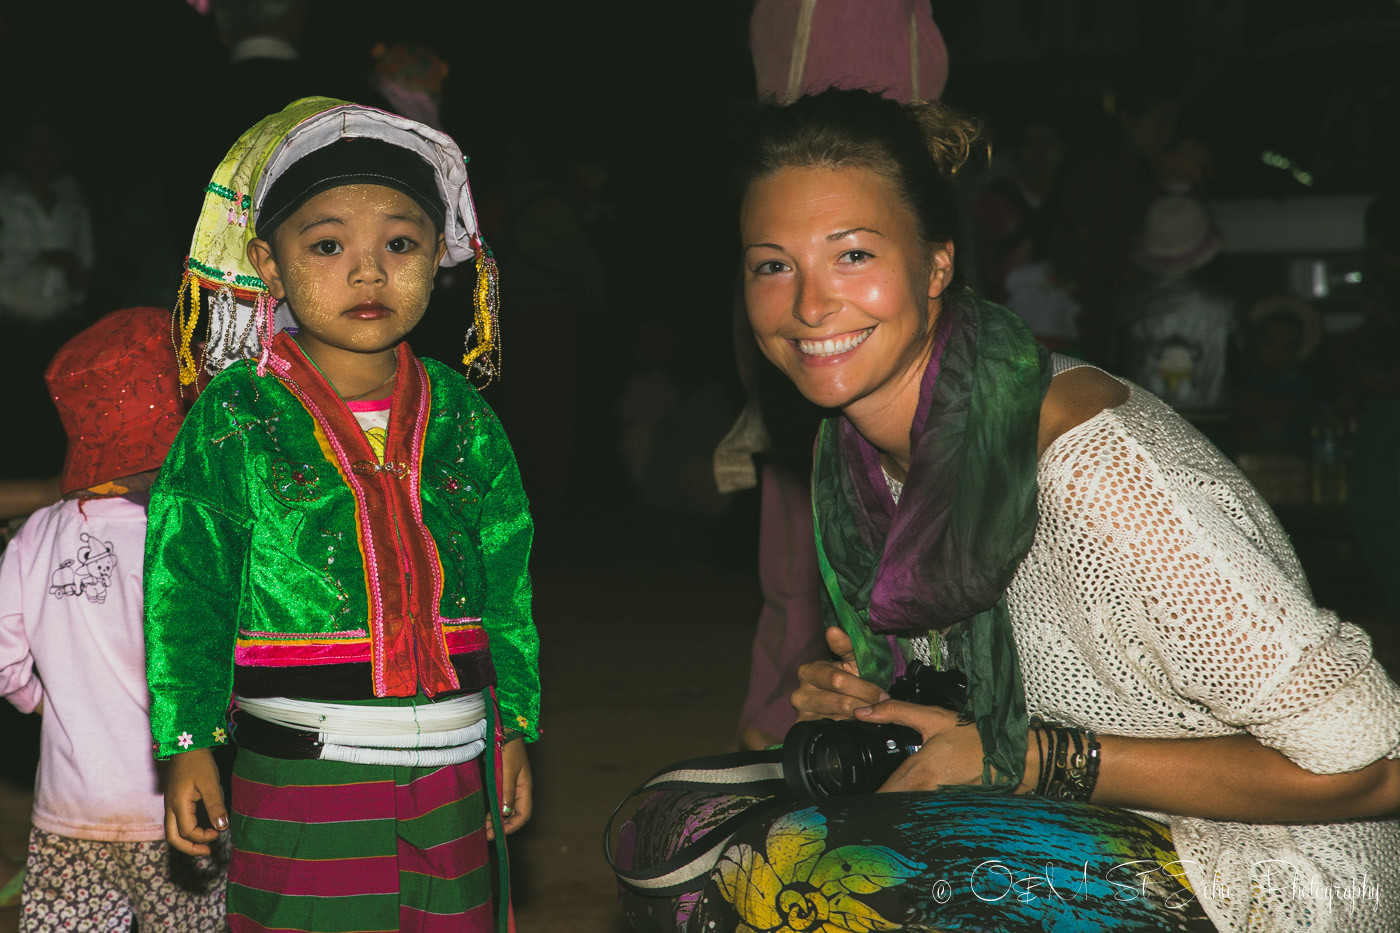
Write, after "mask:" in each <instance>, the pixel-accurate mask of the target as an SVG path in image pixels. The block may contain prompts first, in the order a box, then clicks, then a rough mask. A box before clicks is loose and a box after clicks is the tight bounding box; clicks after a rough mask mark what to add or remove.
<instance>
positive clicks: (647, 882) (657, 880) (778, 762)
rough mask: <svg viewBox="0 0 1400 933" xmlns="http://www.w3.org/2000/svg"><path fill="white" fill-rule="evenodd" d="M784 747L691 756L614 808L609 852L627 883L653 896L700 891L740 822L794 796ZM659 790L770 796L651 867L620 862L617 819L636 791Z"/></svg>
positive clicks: (606, 833) (606, 836)
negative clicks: (615, 841)
mask: <svg viewBox="0 0 1400 933" xmlns="http://www.w3.org/2000/svg"><path fill="white" fill-rule="evenodd" d="M782 755H783V753H782V750H781V749H774V750H770V751H763V752H737V753H730V754H727V755H710V756H708V757H704V758H689V759H686V760H685V761H680V762H677V763H676V764H674V765H672V766H670V767H669V768H665V769H663V770H661V771H658V772H657V773H656V774H653V775H652V776H651V777H650V778H648V779H647V780H645V781H643V782H642V783H641V784H640V785H638V786H637V787H636V788H635V789H634V790H633V791H632V792H631V793H630V794H628V795H627V796H626V797H624V798H622V801H621V802H620V803H619V804H618V805H617V806H616V807H614V808H613V812H612V815H611V816H609V817H608V824H607V826H606V827H604V829H603V857H604V858H606V859H607V860H608V865H609V867H611V868H612V870H613V873H614V874H616V875H617V880H618V881H619V882H621V883H622V884H623V885H625V886H626V887H628V888H630V889H631V890H633V891H635V892H637V893H638V894H645V895H649V896H652V897H673V896H675V895H677V894H685V893H687V892H690V891H698V890H700V888H702V887H703V886H704V884H705V879H706V878H708V877H709V875H710V872H712V871H714V867H715V865H716V863H718V862H719V857H720V853H721V852H722V851H723V850H724V846H725V844H726V843H728V842H729V837H731V836H733V835H734V833H735V832H736V831H738V829H739V827H740V826H742V825H743V824H745V823H747V822H748V821H749V820H751V819H753V818H754V817H756V816H760V815H762V814H764V813H767V812H769V811H770V810H778V809H781V808H782V807H785V806H787V805H788V804H789V803H791V802H792V797H791V795H790V794H789V793H788V791H787V782H786V781H785V780H784V779H783V762H782ZM658 790H711V791H721V792H726V793H730V794H733V795H735V796H743V797H765V798H767V799H764V800H759V801H757V802H755V803H754V804H753V805H752V806H749V807H745V808H744V809H743V810H742V811H740V812H739V813H736V814H734V815H733V816H731V817H729V819H727V820H724V821H723V822H722V823H720V824H718V825H717V826H714V827H711V828H710V829H709V830H707V831H706V832H704V833H702V834H701V835H700V836H698V837H696V838H695V839H692V840H691V841H690V842H688V843H686V844H685V845H683V846H681V848H680V849H678V850H677V851H676V852H675V853H674V854H672V855H671V857H670V858H667V859H665V860H664V861H662V862H659V863H657V864H656V865H653V866H651V867H649V868H644V869H633V868H619V867H618V865H617V859H616V857H615V855H614V854H613V850H612V830H613V824H614V823H615V822H616V821H617V815H618V813H619V812H621V810H622V808H623V807H624V806H626V804H627V802H628V801H629V800H631V799H632V798H633V797H637V796H639V795H641V794H644V793H648V792H651V791H658Z"/></svg>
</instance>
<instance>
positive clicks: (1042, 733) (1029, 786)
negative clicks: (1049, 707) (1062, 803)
mask: <svg viewBox="0 0 1400 933" xmlns="http://www.w3.org/2000/svg"><path fill="white" fill-rule="evenodd" d="M1101 753H1102V750H1101V748H1100V746H1099V741H1098V738H1097V737H1096V736H1095V735H1094V733H1093V731H1092V730H1089V729H1081V728H1078V727H1077V726H1066V725H1061V724H1059V723H1051V722H1042V721H1040V720H1039V719H1032V720H1031V727H1030V730H1029V731H1028V733H1027V741H1026V773H1025V775H1024V776H1023V777H1022V779H1021V786H1020V787H1019V788H1017V790H1018V792H1020V793H1026V794H1034V795H1036V796H1039V797H1053V798H1055V799H1057V800H1074V801H1078V802H1080V803H1088V802H1089V800H1090V799H1092V797H1093V795H1094V788H1095V787H1096V786H1097V785H1098V781H1099V764H1100V760H1101ZM1033 761H1034V765H1035V770H1034V771H1032V770H1031V766H1032V762H1033Z"/></svg>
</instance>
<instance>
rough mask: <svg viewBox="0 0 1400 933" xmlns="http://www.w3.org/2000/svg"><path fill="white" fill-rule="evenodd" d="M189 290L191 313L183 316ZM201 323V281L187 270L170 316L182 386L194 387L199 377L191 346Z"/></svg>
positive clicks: (172, 338) (171, 335) (171, 336)
mask: <svg viewBox="0 0 1400 933" xmlns="http://www.w3.org/2000/svg"><path fill="white" fill-rule="evenodd" d="M187 286H188V288H189V311H188V313H185V314H182V313H181V311H182V310H184V308H185V306H186V303H185V289H186V287H187ZM198 323H199V280H198V279H197V278H195V276H194V275H193V273H191V272H189V271H188V270H186V272H185V275H184V278H182V279H181V280H180V290H179V292H177V293H176V297H175V312H174V313H173V314H172V315H171V316H170V327H171V334H170V338H171V341H172V342H173V343H174V344H175V359H176V362H177V364H178V365H179V370H180V384H181V385H182V386H187V385H193V384H194V381H195V379H196V378H198V376H199V366H198V365H197V364H196V363H195V359H194V350H193V349H192V347H191V344H192V343H193V342H194V329H195V325H197V324H198Z"/></svg>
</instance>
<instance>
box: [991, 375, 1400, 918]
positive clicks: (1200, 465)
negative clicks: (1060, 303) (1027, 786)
mask: <svg viewBox="0 0 1400 933" xmlns="http://www.w3.org/2000/svg"><path fill="white" fill-rule="evenodd" d="M1072 365H1073V364H1071V363H1068V362H1067V361H1064V360H1062V359H1057V360H1056V369H1057V371H1062V370H1063V369H1066V368H1070V366H1072ZM1129 386H1130V389H1131V391H1130V395H1129V398H1128V401H1127V402H1126V403H1124V404H1123V405H1121V406H1119V407H1117V408H1113V409H1110V410H1107V411H1104V412H1101V413H1100V414H1098V415H1096V416H1095V417H1093V418H1091V419H1090V420H1088V421H1086V422H1085V423H1083V424H1081V425H1079V426H1078V427H1076V428H1074V429H1072V430H1070V431H1068V432H1066V433H1065V434H1064V435H1063V436H1061V437H1060V438H1059V439H1057V440H1056V441H1055V442H1054V443H1053V444H1052V445H1051V446H1050V448H1049V449H1048V450H1047V451H1046V452H1045V454H1044V455H1043V456H1042V457H1041V459H1040V465H1039V470H1038V480H1039V485H1040V493H1039V507H1040V524H1039V527H1038V529H1037V531H1036V536H1035V541H1034V543H1033V544H1032V546H1031V549H1030V553H1029V554H1028V555H1027V556H1026V559H1025V561H1024V562H1022V564H1021V566H1020V568H1019V569H1018V571H1017V573H1016V577H1015V579H1014V580H1013V582H1012V584H1011V587H1010V589H1009V591H1008V592H1007V602H1008V606H1009V608H1010V611H1011V618H1012V621H1013V624H1014V626H1015V633H1016V643H1017V647H1018V649H1019V653H1020V657H1021V664H1022V669H1023V672H1024V677H1025V685H1026V700H1027V705H1028V706H1029V709H1030V712H1031V713H1032V714H1033V715H1038V716H1041V717H1044V718H1045V719H1049V720H1059V721H1064V722H1070V723H1075V724H1079V725H1082V726H1085V727H1088V728H1092V729H1094V730H1095V731H1097V732H1099V733H1101V734H1103V735H1124V736H1140V737H1160V738H1191V737H1200V736H1217V735H1230V734H1234V733H1239V732H1248V733H1250V734H1251V735H1253V736H1255V737H1256V738H1257V739H1259V741H1261V742H1262V743H1264V744H1265V745H1268V746H1270V747H1272V748H1275V749H1278V750H1279V751H1280V752H1282V753H1284V754H1285V755H1287V756H1288V757H1289V758H1290V759H1292V760H1293V761H1295V762H1296V763H1298V764H1299V765H1300V766H1302V767H1304V768H1307V769H1308V770H1310V771H1315V772H1320V773H1338V772H1343V771H1352V770H1355V769H1357V768H1360V767H1362V766H1364V765H1367V764H1369V763H1371V762H1373V761H1376V760H1377V759H1380V758H1383V757H1400V748H1398V746H1400V690H1397V688H1396V685H1395V684H1394V683H1392V682H1391V680H1390V679H1389V678H1388V677H1387V676H1386V675H1385V673H1384V672H1383V671H1382V670H1381V668H1380V666H1379V665H1378V664H1377V663H1376V662H1375V660H1373V659H1372V656H1371V644H1370V639H1369V638H1368V637H1367V636H1366V634H1365V633H1364V632H1362V631H1361V630H1360V629H1359V628H1357V627H1356V626H1354V625H1351V624H1349V623H1346V622H1341V621H1339V620H1338V618H1337V616H1336V615H1335V614H1334V613H1331V612H1328V611H1326V610H1324V609H1319V608H1317V606H1316V605H1315V604H1314V603H1313V600H1312V594H1311V591H1310V590H1309V588H1308V584H1307V581H1306V579H1305V578H1304V576H1303V572H1302V569H1301V567H1300V566H1299V564H1298V560H1297V558H1296V557H1295V556H1294V554H1293V550H1292V548H1291V547H1290V545H1289V543H1288V539H1287V537H1286V536H1285V535H1284V533H1283V530H1282V529H1281V528H1280V527H1279V525H1278V521H1277V519H1276V518H1275V517H1274V515H1273V513H1272V512H1271V511H1270V510H1269V508H1268V506H1267V505H1265V504H1264V502H1263V501H1262V500H1261V499H1260V498H1259V496H1258V494H1257V493H1255V491H1254V490H1253V488H1252V487H1251V486H1250V485H1249V483H1248V481H1247V480H1245V478H1244V477H1243V476H1242V475H1241V474H1240V473H1239V471H1238V470H1236V469H1235V467H1234V465H1233V464H1231V463H1230V462H1229V461H1227V460H1225V459H1224V458H1223V457H1222V456H1221V454H1220V453H1219V452H1218V451H1217V450H1216V449H1215V448H1214V447H1213V446H1211V444H1210V443H1209V442H1207V441H1206V440H1205V439H1204V438H1202V437H1201V435H1200V434H1198V433H1197V432H1196V431H1195V430H1194V429H1193V428H1192V427H1191V426H1190V425H1188V424H1187V423H1186V422H1185V421H1183V420H1182V419H1181V418H1180V417H1179V416H1177V415H1176V414H1175V413H1174V412H1173V411H1172V410H1171V409H1170V408H1168V407H1167V406H1166V405H1164V404H1163V403H1161V402H1160V401H1158V400H1157V399H1156V398H1155V397H1153V396H1152V395H1151V394H1150V393H1148V392H1146V391H1145V390H1143V389H1140V388H1138V387H1136V386H1132V385H1131V384H1129ZM1149 815H1155V814H1149ZM1158 818H1159V819H1162V820H1164V821H1166V822H1167V823H1168V824H1170V826H1171V830H1172V838H1173V839H1174V840H1175V842H1176V846H1177V851H1178V854H1179V855H1180V856H1181V858H1182V859H1183V860H1184V861H1185V870H1186V874H1187V876H1188V878H1189V879H1190V881H1191V884H1192V887H1193V888H1194V890H1195V893H1196V895H1197V896H1198V897H1199V898H1200V899H1201V901H1202V903H1203V904H1204V906H1205V908H1206V911H1207V912H1208V914H1209V915H1210V917H1211V919H1212V920H1213V921H1214V922H1215V924H1216V925H1217V926H1218V927H1219V928H1220V929H1221V930H1223V931H1231V933H1235V931H1239V933H1244V931H1249V933H1260V931H1268V933H1275V931H1279V933H1282V931H1289V933H1292V931H1302V930H1307V931H1309V933H1365V931H1376V933H1394V931H1395V930H1397V929H1400V824H1397V823H1396V822H1394V821H1356V822H1347V823H1321V824H1306V825H1288V826H1279V825H1258V824H1243V823H1222V822H1214V821H1210V820H1202V819H1188V818H1184V817H1175V816H1158ZM1285 863H1286V864H1285Z"/></svg>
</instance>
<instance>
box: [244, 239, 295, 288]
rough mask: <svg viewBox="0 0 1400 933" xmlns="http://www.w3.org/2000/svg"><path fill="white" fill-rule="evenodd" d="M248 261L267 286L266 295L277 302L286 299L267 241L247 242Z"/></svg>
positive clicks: (274, 257)
mask: <svg viewBox="0 0 1400 933" xmlns="http://www.w3.org/2000/svg"><path fill="white" fill-rule="evenodd" d="M248 261H249V262H251V263H252V264H253V268H254V269H256V270H257V272H258V278H260V279H262V280H263V284H264V285H266V286H267V293H268V294H269V295H270V296H272V297H273V298H276V299H277V300H278V301H281V300H282V299H284V298H286V297H287V290H286V289H285V288H283V287H282V276H281V275H279V274H278V272H277V257H276V256H274V255H273V253H272V244H271V243H269V242H267V240H249V241H248Z"/></svg>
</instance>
